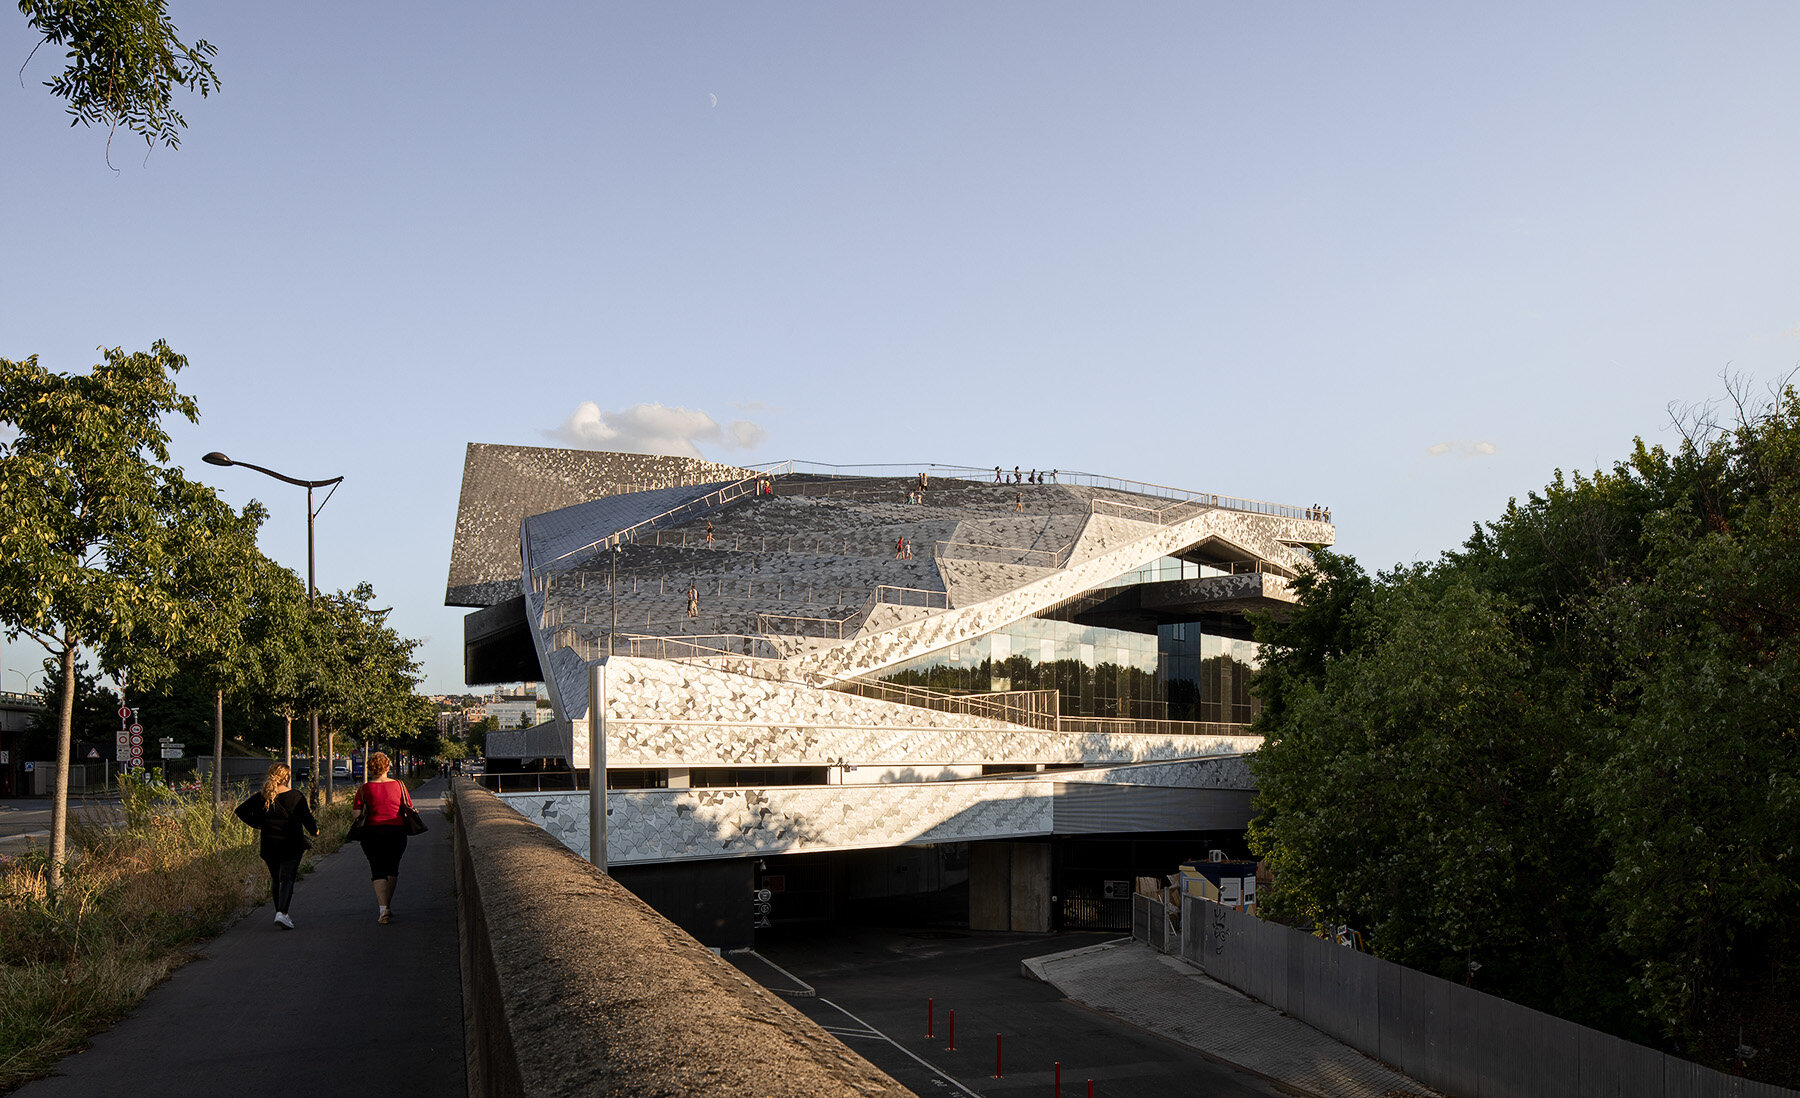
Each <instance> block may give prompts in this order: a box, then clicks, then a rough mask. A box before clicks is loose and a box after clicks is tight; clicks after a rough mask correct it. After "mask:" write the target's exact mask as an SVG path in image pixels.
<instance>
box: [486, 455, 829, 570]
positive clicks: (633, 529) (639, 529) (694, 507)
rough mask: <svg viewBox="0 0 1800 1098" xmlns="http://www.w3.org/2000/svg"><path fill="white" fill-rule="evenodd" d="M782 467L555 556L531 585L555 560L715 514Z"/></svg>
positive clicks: (526, 544) (523, 538)
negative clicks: (682, 520) (669, 524)
mask: <svg viewBox="0 0 1800 1098" xmlns="http://www.w3.org/2000/svg"><path fill="white" fill-rule="evenodd" d="M782 464H783V463H777V465H776V466H775V467H774V468H773V469H770V470H765V471H763V472H759V473H757V474H756V475H755V476H749V477H742V478H740V479H738V480H734V481H732V482H731V483H730V484H727V485H725V486H724V487H723V488H717V489H714V490H713V491H711V492H708V493H706V494H705V495H703V496H701V497H700V498H699V499H692V500H689V501H688V502H686V503H683V504H681V505H680V506H678V507H671V508H669V509H668V510H667V511H664V512H662V513H661V514H658V515H652V516H651V517H649V518H647V519H644V520H643V521H642V522H636V523H633V524H632V525H630V526H627V527H625V528H624V529H623V530H615V531H613V532H612V533H610V534H608V535H606V536H605V537H603V538H599V539H597V540H595V541H591V542H589V543H587V544H586V545H583V546H581V547H579V548H576V549H571V550H569V551H568V552H566V553H562V554H559V555H557V556H554V557H551V558H550V559H549V560H547V561H545V562H544V563H543V564H541V565H539V566H538V567H537V568H535V569H531V573H532V586H533V587H534V588H537V587H538V583H539V577H538V573H539V572H541V571H544V570H547V569H548V568H549V567H550V566H551V565H553V564H556V563H557V562H559V561H564V560H567V559H569V558H570V557H573V556H578V555H581V554H584V553H591V552H593V551H595V550H598V549H609V548H611V547H613V546H615V545H624V544H625V543H627V542H633V541H636V540H637V538H638V536H639V535H641V534H643V533H644V532H646V531H649V530H652V529H654V528H655V527H657V526H660V525H663V524H665V523H667V522H669V521H671V520H673V519H675V518H678V517H680V516H682V515H686V514H690V513H693V514H701V513H704V512H707V511H715V510H717V509H719V508H720V507H723V506H725V505H726V504H727V503H730V502H731V501H733V500H736V499H741V498H743V497H744V496H748V495H751V494H753V493H754V492H755V491H756V489H757V486H759V485H760V484H761V483H762V482H763V481H764V480H769V479H773V478H775V477H778V476H781V475H783V474H782ZM785 464H786V466H787V468H788V470H790V471H791V469H792V464H793V463H792V462H788V463H785ZM526 528H527V527H526V524H524V523H521V535H520V542H519V544H520V547H521V549H522V551H524V552H525V553H527V554H529V552H530V547H529V541H528V539H527V537H526V535H525V534H524V530H525V529H526ZM530 559H531V558H530V556H529V555H527V556H526V558H525V560H526V563H527V564H529V563H530Z"/></svg>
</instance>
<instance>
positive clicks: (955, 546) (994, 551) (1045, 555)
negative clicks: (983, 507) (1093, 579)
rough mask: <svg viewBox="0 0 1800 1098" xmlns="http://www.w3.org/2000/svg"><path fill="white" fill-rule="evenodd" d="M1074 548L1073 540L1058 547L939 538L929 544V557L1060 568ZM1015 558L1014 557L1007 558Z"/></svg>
mask: <svg viewBox="0 0 1800 1098" xmlns="http://www.w3.org/2000/svg"><path fill="white" fill-rule="evenodd" d="M1074 552H1075V543H1074V542H1070V543H1069V544H1067V545H1065V546H1063V547H1062V548H1061V549H1028V548H1026V547H1024V546H1022V545H988V544H986V543H983V542H978V541H940V542H937V543H936V544H934V545H933V546H932V549H931V558H932V559H933V560H972V561H979V562H981V563H983V564H1026V565H1031V566H1033V567H1038V568H1061V567H1062V566H1063V565H1064V564H1066V563H1067V562H1068V560H1069V556H1070V554H1072V553H1074ZM1011 558H1018V559H1011Z"/></svg>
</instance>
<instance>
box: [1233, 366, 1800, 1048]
mask: <svg viewBox="0 0 1800 1098" xmlns="http://www.w3.org/2000/svg"><path fill="white" fill-rule="evenodd" d="M1734 396H1735V397H1737V398H1738V399H1736V400H1735V404H1736V407H1737V408H1738V410H1739V417H1738V422H1737V423H1736V425H1735V426H1733V427H1730V428H1729V429H1726V428H1719V427H1715V426H1712V425H1711V420H1710V416H1703V417H1702V420H1701V423H1700V425H1699V426H1696V427H1691V428H1690V430H1689V431H1688V437H1687V438H1686V440H1685V441H1684V442H1683V444H1682V445H1680V446H1678V447H1676V448H1675V449H1674V450H1672V451H1670V450H1664V449H1663V448H1661V447H1653V446H1646V445H1644V444H1643V443H1642V442H1641V441H1640V442H1638V443H1637V445H1636V446H1635V447H1634V449H1633V451H1632V453H1631V456H1630V457H1629V458H1628V459H1627V460H1625V461H1621V462H1618V463H1616V464H1615V465H1614V467H1613V468H1612V469H1611V470H1609V471H1600V472H1596V473H1594V474H1593V475H1591V476H1582V475H1576V476H1574V477H1571V478H1564V476H1563V475H1562V474H1561V473H1558V474H1557V475H1556V477H1555V479H1554V480H1553V482H1552V483H1551V484H1550V485H1549V486H1548V487H1547V488H1546V489H1545V490H1544V491H1543V492H1541V493H1532V494H1531V495H1529V496H1528V497H1527V499H1526V500H1525V501H1524V502H1519V501H1516V500H1515V501H1514V502H1512V503H1511V504H1509V506H1508V508H1507V510H1506V512H1505V514H1504V515H1502V516H1501V518H1500V519H1498V520H1497V521H1495V522H1492V523H1488V524H1486V525H1485V526H1482V527H1478V528H1477V529H1476V531H1475V532H1474V534H1473V535H1472V536H1471V537H1470V539H1469V540H1468V542H1467V543H1465V545H1464V546H1463V547H1462V549H1461V550H1459V551H1457V552H1454V553H1448V554H1445V556H1444V558H1443V559H1442V560H1440V561H1438V562H1436V563H1435V564H1431V565H1422V566H1415V567H1412V568H1406V569H1400V570H1396V571H1395V572H1392V573H1386V574H1383V575H1380V576H1378V577H1377V578H1376V579H1375V580H1374V581H1369V580H1368V579H1367V578H1366V577H1365V576H1364V574H1363V573H1362V571H1361V569H1360V568H1358V567H1357V566H1356V565H1355V562H1354V561H1350V560H1348V559H1347V558H1344V557H1341V556H1337V555H1335V554H1332V553H1329V552H1321V553H1319V554H1317V565H1318V567H1317V569H1316V570H1315V571H1313V572H1311V573H1309V574H1308V575H1307V576H1305V577H1303V578H1302V579H1301V580H1300V582H1299V583H1298V584H1297V588H1298V592H1299V595H1300V603H1299V605H1298V606H1297V607H1296V609H1295V612H1294V613H1293V615H1292V617H1291V618H1290V619H1289V620H1288V621H1286V622H1280V623H1278V622H1274V621H1268V620H1265V621H1263V622H1262V623H1261V624H1260V625H1259V634H1258V636H1259V639H1261V640H1262V641H1263V643H1264V647H1263V670H1262V672H1261V673H1260V675H1259V676H1258V681H1257V689H1258V690H1259V691H1260V692H1261V694H1262V696H1263V698H1264V702H1265V705H1264V709H1263V713H1262V717H1261V718H1260V722H1259V727H1260V728H1261V729H1262V731H1263V732H1264V734H1265V736H1266V737H1267V739H1266V743H1265V746H1264V748H1263V750H1262V751H1260V752H1259V753H1258V755H1257V756H1256V758H1255V760H1254V762H1253V764H1252V765H1253V767H1254V770H1255V773H1256V775H1257V778H1258V785H1259V788H1260V794H1259V798H1260V799H1259V805H1260V808H1261V812H1260V814H1259V816H1258V818H1257V820H1256V821H1255V823H1254V825H1253V828H1252V840H1253V844H1254V845H1255V846H1256V848H1257V849H1258V850H1259V851H1260V852H1261V853H1263V854H1264V855H1265V856H1266V857H1267V858H1268V860H1269V862H1270V864H1271V867H1272V868H1273V869H1274V872H1275V875H1276V881H1277V888H1276V889H1275V890H1273V892H1272V894H1271V895H1270V896H1269V897H1268V900H1267V907H1268V909H1269V910H1270V911H1271V913H1274V914H1277V915H1280V916H1282V917H1286V918H1290V919H1293V920H1295V921H1299V922H1304V923H1314V924H1316V923H1333V922H1348V923H1351V924H1352V925H1355V926H1357V927H1358V928H1359V929H1362V930H1364V931H1365V932H1366V934H1367V936H1368V940H1369V941H1370V943H1371V945H1372V947H1373V948H1374V949H1375V950H1376V951H1377V952H1379V953H1382V954H1383V955H1385V956H1389V957H1391V958H1394V959H1396V960H1401V961H1404V962H1405V963H1408V964H1411V965H1414V966H1416V967H1420V968H1424V969H1426V970H1429V971H1434V972H1436V973H1438V974H1440V975H1443V976H1447V977H1453V978H1464V977H1465V976H1466V975H1468V974H1469V971H1470V970H1469V969H1468V968H1467V963H1468V962H1469V961H1477V962H1479V963H1480V964H1481V966H1482V968H1481V970H1480V976H1479V978H1478V979H1477V980H1476V982H1477V983H1478V984H1480V985H1481V986H1484V987H1487V988H1488V989H1489V990H1494V991H1498V992H1500V993H1502V994H1505V995H1508V996H1509V997H1512V998H1515V999H1518V1000H1520V1001H1523V1002H1526V1003H1528V1004H1530V1005H1533V1006H1537V1007H1540V1008H1542V1009H1547V1010H1552V1011H1555V1012H1557V1013H1560V1014H1562V1015H1564V1016H1566V1017H1572V1018H1575V1019H1577V1020H1580V1021H1584V1022H1587V1023H1588V1024H1593V1025H1598V1026H1601V1027H1603V1028H1607V1029H1609V1030H1611V1031H1613V1032H1617V1033H1622V1034H1623V1035H1626V1036H1632V1037H1637V1038H1645V1037H1648V1038H1652V1039H1653V1038H1655V1037H1656V1036H1658V1035H1660V1036H1662V1037H1665V1038H1667V1039H1669V1040H1671V1041H1678V1042H1679V1043H1680V1044H1681V1045H1682V1047H1684V1048H1686V1049H1690V1050H1692V1049H1700V1050H1702V1053H1701V1055H1702V1056H1703V1057H1704V1056H1705V1055H1706V1053H1705V1052H1704V1050H1705V1049H1708V1048H1712V1049H1713V1050H1714V1054H1713V1055H1712V1056H1711V1059H1713V1060H1714V1061H1715V1062H1721V1061H1723V1060H1724V1059H1725V1058H1726V1055H1727V1052H1728V1050H1729V1049H1730V1048H1731V1047H1732V1046H1733V1045H1735V1044H1736V1041H1737V1037H1736V1032H1735V1025H1736V1022H1737V1021H1739V1020H1742V1021H1746V1022H1748V1023H1750V1026H1753V1025H1754V1024H1756V1023H1757V1022H1758V1021H1759V1017H1758V1015H1761V1016H1762V1017H1779V1016H1782V1015H1783V1014H1785V1013H1791V1012H1792V1010H1793V1009H1794V1007H1795V1005H1796V996H1795V994H1794V992H1793V991H1792V990H1791V989H1792V988H1793V987H1794V986H1795V984H1794V980H1795V977H1797V976H1800V970H1797V969H1796V962H1795V958H1796V957H1800V905H1797V904H1796V902H1795V901H1796V900H1797V899H1800V862H1797V859H1796V853H1797V850H1800V707H1797V706H1796V705H1795V703H1794V701H1793V696H1794V695H1793V684H1794V683H1795V682H1800V553H1797V552H1796V551H1795V546H1796V545H1800V400H1797V399H1796V397H1795V394H1794V391H1793V389H1792V388H1791V387H1784V388H1782V389H1781V390H1780V391H1779V392H1778V393H1777V394H1776V397H1775V399H1774V401H1773V402H1772V403H1770V404H1769V405H1768V406H1766V407H1764V408H1761V409H1752V408H1751V407H1750V403H1749V402H1748V401H1746V400H1744V399H1742V396H1741V392H1734ZM1747 1002H1753V1003H1755V1004H1756V1006H1755V1007H1754V1008H1745V1007H1743V1006H1742V1004H1744V1003H1747ZM1747 1030H1748V1031H1747V1033H1746V1039H1747V1040H1749V1041H1750V1043H1751V1044H1752V1045H1756V1044H1758V1043H1759V1041H1760V1042H1762V1043H1763V1044H1764V1047H1768V1045H1769V1044H1773V1043H1779V1042H1780V1041H1781V1040H1782V1039H1783V1038H1782V1037H1781V1036H1779V1035H1777V1034H1770V1035H1769V1036H1768V1037H1765V1038H1758V1037H1756V1036H1755V1033H1754V1029H1752V1028H1749V1027H1748V1026H1747Z"/></svg>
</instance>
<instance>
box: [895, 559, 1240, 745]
mask: <svg viewBox="0 0 1800 1098" xmlns="http://www.w3.org/2000/svg"><path fill="white" fill-rule="evenodd" d="M1219 574H1223V573H1221V572H1220V571H1219V570H1218V569H1213V568H1209V567H1207V566H1205V565H1196V564H1195V563H1193V562H1192V561H1181V560H1176V559H1174V558H1164V559H1163V560H1159V561H1155V562H1152V563H1151V564H1149V565H1146V566H1145V567H1143V568H1140V569H1137V570H1135V571H1133V572H1128V573H1126V574H1125V575H1123V576H1119V577H1117V578H1115V579H1113V580H1109V581H1108V582H1106V583H1104V584H1101V585H1100V586H1101V588H1118V587H1127V586H1130V585H1132V584H1135V583H1145V582H1157V581H1160V580H1170V579H1183V578H1186V579H1192V578H1197V577H1199V576H1204V575H1219ZM1088 601H1089V600H1087V599H1081V600H1075V601H1074V602H1072V603H1070V604H1067V605H1066V606H1065V607H1059V608H1053V609H1051V610H1047V611H1045V612H1044V613H1043V614H1040V615H1039V616H1037V617H1033V618H1026V619H1024V620H1023V621H1016V622H1013V623H1012V624H1011V625H1007V626H1004V627H1002V628H1000V629H996V630H995V631H994V632H992V633H989V634H987V635H985V636H982V637H977V638H975V639H974V640H970V641H964V642H963V643H961V644H958V645H954V646H952V647H950V648H946V649H943V650H941V651H938V652H933V653H930V654H929V655H925V656H921V657H919V658H918V659H914V660H908V661H907V662H906V663H902V664H899V665H897V666H894V667H891V668H888V669H887V670H885V671H882V672H881V673H880V674H879V675H878V676H876V677H878V678H879V679H881V680H882V681H885V682H894V683H900V684H903V685H907V686H923V687H927V688H929V689H932V690H938V691H943V692H945V693H953V694H975V693H988V692H991V691H998V690H1056V691H1058V692H1059V693H1060V694H1061V699H1060V702H1061V711H1062V713H1063V715H1065V716H1081V717H1123V718H1137V719H1150V720H1176V721H1212V722H1219V723H1227V724H1248V723H1250V721H1251V720H1253V719H1254V718H1255V715H1256V712H1257V710H1258V708H1259V707H1260V706H1259V704H1258V702H1257V701H1256V699H1255V698H1254V697H1252V696H1251V694H1250V675H1251V673H1252V672H1253V671H1254V670H1255V669H1256V666H1257V655H1256V644H1255V642H1253V641H1251V640H1250V639H1249V635H1248V629H1247V627H1245V626H1243V625H1242V624H1241V623H1238V622H1232V621H1227V620H1224V619H1219V620H1214V621H1207V622H1200V621H1193V622H1176V623H1172V624H1165V625H1160V626H1156V627H1155V628H1156V631H1155V632H1153V633H1152V632H1135V631H1131V630H1125V629H1113V628H1107V627H1105V626H1098V625H1084V624H1082V623H1080V622H1077V621H1071V620H1068V618H1069V617H1070V616H1072V613H1073V612H1072V611H1071V610H1070V609H1069V607H1071V606H1073V607H1079V606H1080V605H1083V604H1085V603H1087V602H1088Z"/></svg>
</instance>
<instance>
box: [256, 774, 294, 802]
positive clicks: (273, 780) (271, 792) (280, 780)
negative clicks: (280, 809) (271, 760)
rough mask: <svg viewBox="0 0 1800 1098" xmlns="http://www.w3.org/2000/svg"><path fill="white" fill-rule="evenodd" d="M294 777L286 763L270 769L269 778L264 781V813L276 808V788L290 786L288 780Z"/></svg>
mask: <svg viewBox="0 0 1800 1098" xmlns="http://www.w3.org/2000/svg"><path fill="white" fill-rule="evenodd" d="M292 776H293V774H292V772H291V771H289V770H288V768H287V764H286V763H275V764H274V765H272V766H270V767H269V776H268V777H266V778H264V779H263V787H262V799H263V811H265V812H266V811H268V810H269V809H271V808H274V807H275V787H276V786H278V785H286V784H288V779H289V778H291V777H292Z"/></svg>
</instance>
